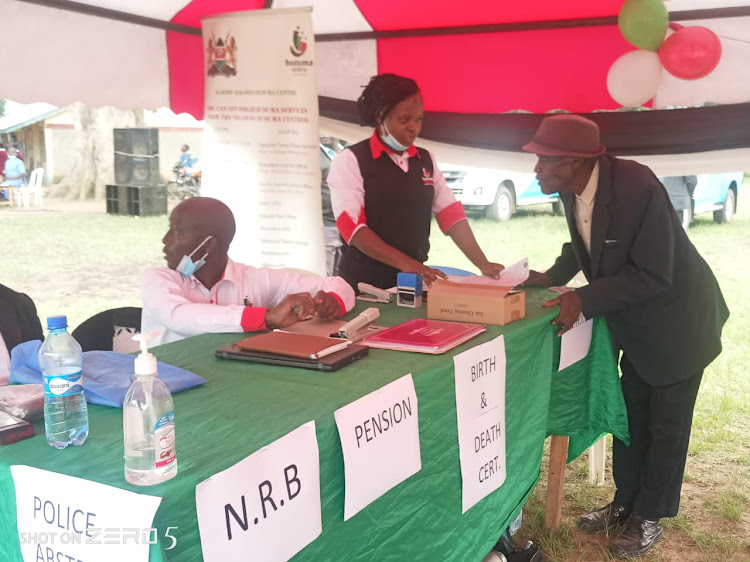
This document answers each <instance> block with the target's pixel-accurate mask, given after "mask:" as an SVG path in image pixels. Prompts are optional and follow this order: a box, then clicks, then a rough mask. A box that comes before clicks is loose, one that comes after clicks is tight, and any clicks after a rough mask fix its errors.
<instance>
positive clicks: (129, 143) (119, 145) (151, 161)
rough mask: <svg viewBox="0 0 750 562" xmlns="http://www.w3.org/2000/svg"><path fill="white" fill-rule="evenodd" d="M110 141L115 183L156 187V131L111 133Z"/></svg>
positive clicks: (138, 130)
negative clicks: (113, 157)
mask: <svg viewBox="0 0 750 562" xmlns="http://www.w3.org/2000/svg"><path fill="white" fill-rule="evenodd" d="M114 137H115V138H114V140H115V183H116V184H117V185H139V186H147V187H155V186H157V185H159V184H160V183H161V177H160V176H159V130H158V129H114Z"/></svg>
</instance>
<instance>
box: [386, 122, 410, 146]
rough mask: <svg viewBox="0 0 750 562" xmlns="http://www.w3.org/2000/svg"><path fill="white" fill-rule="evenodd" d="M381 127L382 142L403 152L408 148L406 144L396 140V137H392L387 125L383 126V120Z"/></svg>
mask: <svg viewBox="0 0 750 562" xmlns="http://www.w3.org/2000/svg"><path fill="white" fill-rule="evenodd" d="M382 128H383V142H384V143H385V144H387V145H388V146H389V147H391V148H392V149H393V150H395V151H396V152H404V151H405V150H408V149H409V147H408V146H404V145H403V144H401V143H400V142H398V141H397V140H396V137H394V136H393V135H392V134H391V133H389V132H388V127H386V126H385V121H383V124H382Z"/></svg>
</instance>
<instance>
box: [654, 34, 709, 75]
mask: <svg viewBox="0 0 750 562" xmlns="http://www.w3.org/2000/svg"><path fill="white" fill-rule="evenodd" d="M658 52H659V59H660V60H661V64H662V66H663V67H664V68H665V69H666V71H667V72H669V73H670V74H672V75H674V76H676V77H677V78H682V79H683V80H697V79H698V78H703V77H704V76H706V75H707V74H709V73H710V72H711V71H713V69H714V68H716V65H718V64H719V59H720V58H721V42H720V41H719V38H718V37H717V36H716V34H715V33H714V32H713V31H711V30H710V29H706V28H705V27H683V28H682V29H680V30H678V31H677V32H675V33H673V34H672V35H670V36H669V37H667V39H666V40H665V41H664V43H662V46H661V47H660V48H659V51H658Z"/></svg>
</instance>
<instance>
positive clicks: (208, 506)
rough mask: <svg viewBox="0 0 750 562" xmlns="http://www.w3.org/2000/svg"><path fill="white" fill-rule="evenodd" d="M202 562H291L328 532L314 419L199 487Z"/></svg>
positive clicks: (196, 497) (197, 504) (198, 501)
mask: <svg viewBox="0 0 750 562" xmlns="http://www.w3.org/2000/svg"><path fill="white" fill-rule="evenodd" d="M195 506H196V511H197V514H198V529H199V530H200V537H201V547H202V549H203V559H204V560H205V561H206V562H211V561H213V560H217V561H221V562H223V561H224V560H264V561H274V560H289V559H290V558H291V557H292V556H294V555H295V554H296V553H298V552H299V551H300V550H302V549H303V548H304V547H305V546H307V545H308V544H310V543H311V542H312V541H313V540H315V538H317V537H318V536H319V535H320V533H321V532H322V530H323V527H322V521H321V514H320V456H319V453H318V440H317V438H316V436H315V422H314V421H310V422H308V423H306V424H304V425H303V426H301V427H299V428H297V429H295V430H294V431H292V432H291V433H288V434H286V435H285V436H284V437H281V438H280V439H277V440H276V441H274V442H273V443H271V444H270V445H268V446H267V447H263V448H262V449H260V450H259V451H256V452H255V453H253V454H252V455H250V456H249V457H246V458H245V459H243V460H241V461H240V462H238V463H237V464H235V465H234V466H232V467H230V468H228V469H226V470H224V471H223V472H219V473H218V474H214V475H213V476H212V477H211V478H209V479H208V480H204V481H203V482H201V483H200V484H198V486H196V488H195Z"/></svg>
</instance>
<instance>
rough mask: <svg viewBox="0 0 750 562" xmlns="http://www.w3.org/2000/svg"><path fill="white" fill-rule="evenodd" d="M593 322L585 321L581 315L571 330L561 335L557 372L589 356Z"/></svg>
mask: <svg viewBox="0 0 750 562" xmlns="http://www.w3.org/2000/svg"><path fill="white" fill-rule="evenodd" d="M593 327H594V320H593V319H592V320H586V318H584V316H583V313H581V315H580V316H579V317H578V320H577V321H576V323H575V324H574V325H573V328H571V329H570V330H568V331H567V332H565V333H564V334H563V335H562V341H561V342H560V366H559V367H558V369H557V370H558V372H559V371H562V370H563V369H565V368H567V367H570V366H571V365H572V364H573V363H577V362H578V361H580V360H581V359H583V358H584V357H586V356H587V355H588V354H589V348H590V347H591V335H592V334H593Z"/></svg>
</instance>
